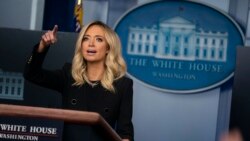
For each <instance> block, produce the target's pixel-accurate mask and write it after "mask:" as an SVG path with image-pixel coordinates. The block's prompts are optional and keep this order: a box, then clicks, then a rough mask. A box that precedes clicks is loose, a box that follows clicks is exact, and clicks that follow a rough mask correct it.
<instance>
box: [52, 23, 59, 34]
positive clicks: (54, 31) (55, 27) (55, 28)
mask: <svg viewBox="0 0 250 141" xmlns="http://www.w3.org/2000/svg"><path fill="white" fill-rule="evenodd" d="M57 31H58V25H55V26H54V28H53V30H52V33H53V35H56V33H57Z"/></svg>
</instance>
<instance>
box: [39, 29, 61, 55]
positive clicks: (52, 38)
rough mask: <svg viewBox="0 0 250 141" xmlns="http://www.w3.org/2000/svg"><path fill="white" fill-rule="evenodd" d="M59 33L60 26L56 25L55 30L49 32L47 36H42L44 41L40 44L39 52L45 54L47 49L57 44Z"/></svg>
mask: <svg viewBox="0 0 250 141" xmlns="http://www.w3.org/2000/svg"><path fill="white" fill-rule="evenodd" d="M57 31H58V26H57V25H55V26H54V28H53V30H49V31H47V32H46V33H45V34H43V35H42V39H41V40H40V44H39V47H38V52H43V51H44V49H45V48H46V47H48V46H50V45H51V44H54V43H56V41H57V37H56V36H57V35H56V34H57Z"/></svg>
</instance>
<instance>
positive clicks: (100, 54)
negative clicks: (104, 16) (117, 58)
mask: <svg viewBox="0 0 250 141" xmlns="http://www.w3.org/2000/svg"><path fill="white" fill-rule="evenodd" d="M107 53H108V43H107V41H106V39H105V37H104V30H103V29H102V28H101V27H100V26H98V25H93V26H90V27H89V28H88V29H87V31H86V32H85V35H84V36H83V38H82V54H83V58H84V59H85V60H86V61H87V62H88V63H100V62H102V63H104V62H105V58H106V54H107Z"/></svg>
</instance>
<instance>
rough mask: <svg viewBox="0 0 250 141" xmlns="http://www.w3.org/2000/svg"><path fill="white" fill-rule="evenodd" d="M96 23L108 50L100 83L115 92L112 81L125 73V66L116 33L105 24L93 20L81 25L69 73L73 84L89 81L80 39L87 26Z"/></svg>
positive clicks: (80, 84)
mask: <svg viewBox="0 0 250 141" xmlns="http://www.w3.org/2000/svg"><path fill="white" fill-rule="evenodd" d="M93 25H97V26H99V27H101V28H102V29H103V30H104V38H105V39H106V41H107V43H108V48H109V52H108V54H107V56H106V60H105V71H104V75H103V77H102V79H101V85H102V86H103V87H104V88H106V89H107V90H109V91H111V92H115V88H114V86H113V81H114V80H116V79H118V78H121V77H122V76H124V75H125V73H126V70H127V67H126V63H125V61H124V59H123V57H122V53H121V42H120V39H119V37H118V35H117V34H116V33H115V32H114V31H113V30H112V29H111V28H110V27H108V26H107V25H106V24H104V23H102V22H100V21H95V22H92V23H90V24H88V25H86V26H84V27H83V29H82V30H81V32H80V33H79V35H78V39H77V42H76V46H75V54H74V57H73V61H72V70H71V74H72V77H73V79H74V80H75V82H74V84H73V85H75V86H82V85H83V84H84V83H86V82H87V83H90V81H89V79H88V76H87V64H86V60H85V59H84V58H83V55H82V51H81V48H82V39H83V36H84V35H85V33H86V31H87V30H88V28H89V27H91V26H93Z"/></svg>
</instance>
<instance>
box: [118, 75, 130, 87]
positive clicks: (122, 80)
mask: <svg viewBox="0 0 250 141" xmlns="http://www.w3.org/2000/svg"><path fill="white" fill-rule="evenodd" d="M115 83H116V84H117V85H119V84H122V85H124V84H127V85H128V84H133V80H132V79H131V78H129V77H128V76H126V75H124V76H122V77H120V78H118V79H117V80H115Z"/></svg>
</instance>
